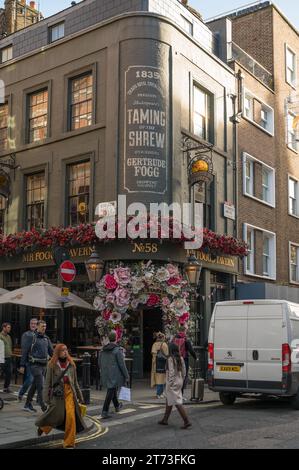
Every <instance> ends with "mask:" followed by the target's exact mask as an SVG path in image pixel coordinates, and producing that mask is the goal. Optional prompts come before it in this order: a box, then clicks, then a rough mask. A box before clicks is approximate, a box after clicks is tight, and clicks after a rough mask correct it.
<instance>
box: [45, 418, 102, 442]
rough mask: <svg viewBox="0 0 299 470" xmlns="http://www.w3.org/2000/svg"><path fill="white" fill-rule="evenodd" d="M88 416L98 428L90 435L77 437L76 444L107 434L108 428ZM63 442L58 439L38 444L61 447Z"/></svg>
mask: <svg viewBox="0 0 299 470" xmlns="http://www.w3.org/2000/svg"><path fill="white" fill-rule="evenodd" d="M86 418H88V419H90V421H92V422H93V423H94V424H95V426H96V427H97V430H96V431H95V432H94V433H93V434H91V435H90V436H86V437H79V438H77V439H76V440H75V444H79V443H80V442H87V441H91V440H93V439H96V438H97V437H101V436H103V435H104V434H106V433H107V432H108V431H109V429H108V428H102V425H101V423H100V422H99V420H97V419H96V418H93V417H91V416H88V415H86ZM62 444H63V440H59V441H58V440H57V441H53V442H49V443H44V444H43V443H40V444H37V445H38V446H43V447H59V446H61V445H62Z"/></svg>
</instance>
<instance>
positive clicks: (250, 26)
mask: <svg viewBox="0 0 299 470" xmlns="http://www.w3.org/2000/svg"><path fill="white" fill-rule="evenodd" d="M233 42H235V43H236V44H238V46H240V47H241V48H242V49H244V50H245V51H246V52H247V53H248V54H249V55H251V56H252V57H254V58H255V60H256V61H257V62H259V63H260V64H261V65H263V66H264V67H265V68H266V69H267V70H269V72H271V73H272V72H273V22H272V7H271V6H270V7H267V8H264V9H262V10H258V11H256V12H254V13H251V14H247V15H244V16H240V17H236V18H234V19H233Z"/></svg>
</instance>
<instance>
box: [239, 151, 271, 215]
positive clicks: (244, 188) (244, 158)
mask: <svg viewBox="0 0 299 470" xmlns="http://www.w3.org/2000/svg"><path fill="white" fill-rule="evenodd" d="M247 160H249V161H251V162H252V164H254V162H257V163H259V164H261V165H262V171H263V170H265V169H266V171H267V172H268V174H269V176H270V181H269V188H270V189H269V191H270V196H271V197H270V202H269V201H265V200H264V199H261V198H259V197H257V196H255V195H254V182H255V175H254V166H252V174H253V176H252V181H251V183H250V185H251V188H252V194H251V193H248V192H247V186H246V182H247V166H246V162H247ZM262 188H263V182H262ZM243 195H244V196H246V197H250V198H252V199H254V200H255V201H258V202H260V203H262V204H265V205H266V206H269V207H272V208H275V207H276V171H275V168H273V167H271V166H270V165H268V164H267V163H265V162H263V161H262V160H259V159H258V158H256V157H253V156H252V155H250V154H249V153H247V152H243Z"/></svg>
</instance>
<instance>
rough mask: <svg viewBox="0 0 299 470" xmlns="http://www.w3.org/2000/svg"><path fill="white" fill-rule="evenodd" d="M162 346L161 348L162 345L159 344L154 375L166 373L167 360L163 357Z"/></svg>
mask: <svg viewBox="0 0 299 470" xmlns="http://www.w3.org/2000/svg"><path fill="white" fill-rule="evenodd" d="M162 346H163V343H162V344H161V347H160V349H159V351H158V352H157V356H156V373H157V374H165V372H166V361H167V358H166V357H165V356H164V354H163V352H162Z"/></svg>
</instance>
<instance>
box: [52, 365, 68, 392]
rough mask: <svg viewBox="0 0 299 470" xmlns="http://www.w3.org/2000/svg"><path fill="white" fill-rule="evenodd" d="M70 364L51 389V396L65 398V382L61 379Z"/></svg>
mask: <svg viewBox="0 0 299 470" xmlns="http://www.w3.org/2000/svg"><path fill="white" fill-rule="evenodd" d="M70 365H71V364H69V365H68V366H67V367H66V368H65V369H64V371H62V373H61V374H60V376H59V378H58V379H57V380H56V382H55V383H54V384H53V385H52V389H51V391H50V397H51V398H52V397H55V398H63V397H64V387H63V384H62V383H61V379H62V378H63V377H64V376H65V374H66V373H67V371H68V369H69V368H70Z"/></svg>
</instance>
